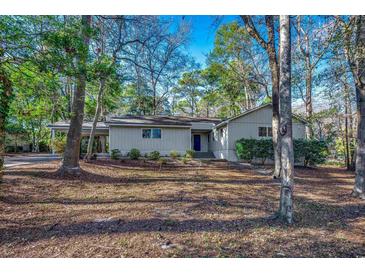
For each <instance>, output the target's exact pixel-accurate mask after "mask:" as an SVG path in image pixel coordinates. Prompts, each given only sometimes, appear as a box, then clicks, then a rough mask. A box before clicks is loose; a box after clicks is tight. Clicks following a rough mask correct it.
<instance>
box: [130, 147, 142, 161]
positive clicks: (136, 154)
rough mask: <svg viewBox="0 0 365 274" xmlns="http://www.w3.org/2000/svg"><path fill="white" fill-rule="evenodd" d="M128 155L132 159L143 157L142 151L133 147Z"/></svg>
mask: <svg viewBox="0 0 365 274" xmlns="http://www.w3.org/2000/svg"><path fill="white" fill-rule="evenodd" d="M128 155H129V158H130V159H131V160H138V159H139V157H141V152H140V151H139V149H137V148H132V149H131V151H130V152H129V153H128Z"/></svg>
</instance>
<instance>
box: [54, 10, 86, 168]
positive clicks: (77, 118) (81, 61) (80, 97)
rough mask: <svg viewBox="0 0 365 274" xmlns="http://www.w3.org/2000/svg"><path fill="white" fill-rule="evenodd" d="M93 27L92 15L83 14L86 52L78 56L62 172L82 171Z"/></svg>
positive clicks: (82, 30)
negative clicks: (80, 159)
mask: <svg viewBox="0 0 365 274" xmlns="http://www.w3.org/2000/svg"><path fill="white" fill-rule="evenodd" d="M90 27H91V16H90V15H83V16H82V29H81V35H82V38H83V46H84V48H85V49H84V52H80V53H79V54H78V58H77V63H78V64H77V66H78V75H77V80H76V90H75V94H74V99H73V102H72V113H71V121H70V128H69V130H68V133H67V141H66V147H65V152H64V155H63V161H62V166H61V167H60V172H61V173H69V174H77V173H79V172H80V166H79V157H80V142H81V131H82V122H83V119H84V105H85V86H86V65H87V64H86V63H87V58H88V51H89V50H88V49H89V40H90V37H89V28H90Z"/></svg>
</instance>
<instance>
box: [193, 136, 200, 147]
mask: <svg viewBox="0 0 365 274" xmlns="http://www.w3.org/2000/svg"><path fill="white" fill-rule="evenodd" d="M194 150H195V151H200V135H194Z"/></svg>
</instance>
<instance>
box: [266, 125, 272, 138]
mask: <svg viewBox="0 0 365 274" xmlns="http://www.w3.org/2000/svg"><path fill="white" fill-rule="evenodd" d="M267 136H269V137H272V127H268V128H267Z"/></svg>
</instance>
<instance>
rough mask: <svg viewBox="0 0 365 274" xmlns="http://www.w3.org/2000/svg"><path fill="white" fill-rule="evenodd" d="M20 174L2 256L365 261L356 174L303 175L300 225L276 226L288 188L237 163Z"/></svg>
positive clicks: (4, 195)
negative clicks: (353, 191)
mask: <svg viewBox="0 0 365 274" xmlns="http://www.w3.org/2000/svg"><path fill="white" fill-rule="evenodd" d="M58 165H59V162H58V161H52V162H48V163H41V164H33V165H24V166H19V167H12V168H10V169H8V170H7V171H6V174H5V177H4V179H5V180H4V182H3V183H2V184H0V242H1V246H0V256H1V257H364V256H365V201H359V200H357V199H354V198H352V197H351V196H350V195H349V194H350V192H351V189H352V186H353V178H354V175H353V173H350V172H347V171H345V170H344V169H341V168H334V167H321V168H316V169H296V178H295V200H294V206H295V223H294V224H293V225H292V226H287V225H284V224H281V223H280V222H279V221H277V220H272V219H271V218H269V217H270V216H271V215H272V214H273V213H274V212H275V210H276V209H277V207H278V198H279V197H278V195H279V187H280V185H279V182H277V181H274V180H272V179H271V178H270V177H269V176H267V175H264V174H263V173H262V172H261V173H260V172H258V171H257V170H253V169H251V168H249V167H247V168H237V167H236V166H231V165H229V164H228V163H227V162H220V161H214V162H213V161H211V162H203V163H200V162H193V163H190V164H189V163H188V164H183V163H179V162H173V163H172V162H170V163H168V164H167V165H165V166H163V167H162V170H161V171H160V170H159V166H158V165H157V164H153V163H151V162H143V161H139V162H133V161H130V160H125V161H107V160H105V161H101V160H99V161H94V162H92V163H81V165H82V169H83V174H82V176H80V177H79V178H76V179H75V178H69V179H61V178H60V177H59V176H58V175H57V173H56V172H55V171H56V169H57V167H58Z"/></svg>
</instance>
